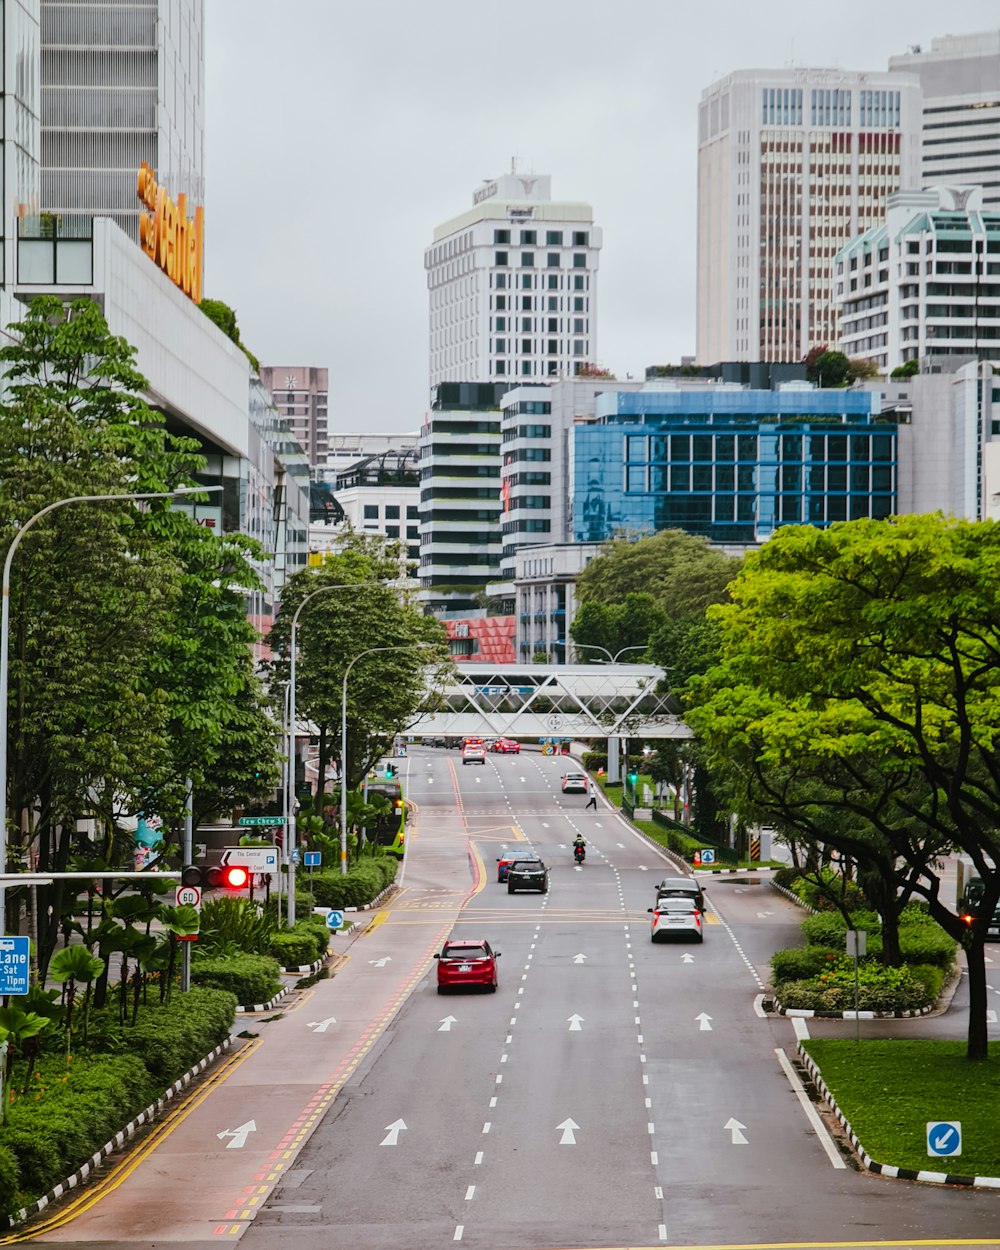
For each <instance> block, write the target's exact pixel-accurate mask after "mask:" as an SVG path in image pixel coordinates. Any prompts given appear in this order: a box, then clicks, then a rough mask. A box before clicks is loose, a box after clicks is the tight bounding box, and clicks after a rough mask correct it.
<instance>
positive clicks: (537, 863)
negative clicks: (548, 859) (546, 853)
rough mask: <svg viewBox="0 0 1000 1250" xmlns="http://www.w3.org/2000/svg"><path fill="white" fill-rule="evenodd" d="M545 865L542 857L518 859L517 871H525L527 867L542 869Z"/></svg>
mask: <svg viewBox="0 0 1000 1250" xmlns="http://www.w3.org/2000/svg"><path fill="white" fill-rule="evenodd" d="M544 867H545V865H544V864H543V863H542V861H541V860H540V859H522V860H519V861H518V865H517V871H518V872H524V870H525V869H526V868H527V869H531V870H535V869H541V868H544Z"/></svg>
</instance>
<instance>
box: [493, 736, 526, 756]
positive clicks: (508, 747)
mask: <svg viewBox="0 0 1000 1250" xmlns="http://www.w3.org/2000/svg"><path fill="white" fill-rule="evenodd" d="M491 750H493V751H499V752H501V753H502V754H503V755H520V754H521V744H520V742H515V741H514V739H513V738H497V740H496V742H494V744H493V746H492V747H491Z"/></svg>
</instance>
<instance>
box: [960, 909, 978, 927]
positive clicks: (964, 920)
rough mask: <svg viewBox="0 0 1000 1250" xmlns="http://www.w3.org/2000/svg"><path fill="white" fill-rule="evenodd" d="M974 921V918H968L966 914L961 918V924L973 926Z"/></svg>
mask: <svg viewBox="0 0 1000 1250" xmlns="http://www.w3.org/2000/svg"><path fill="white" fill-rule="evenodd" d="M975 920H976V918H975V916H970V915H969V913H968V912H966V914H965V915H964V916H963V917H962V923H963V924H969V925H971V924H975Z"/></svg>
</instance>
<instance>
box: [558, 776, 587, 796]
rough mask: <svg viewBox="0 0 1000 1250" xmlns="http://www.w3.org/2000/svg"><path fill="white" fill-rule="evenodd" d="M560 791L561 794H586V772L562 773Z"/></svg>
mask: <svg viewBox="0 0 1000 1250" xmlns="http://www.w3.org/2000/svg"><path fill="white" fill-rule="evenodd" d="M562 792H563V794H586V793H587V775H586V773H563V778H562Z"/></svg>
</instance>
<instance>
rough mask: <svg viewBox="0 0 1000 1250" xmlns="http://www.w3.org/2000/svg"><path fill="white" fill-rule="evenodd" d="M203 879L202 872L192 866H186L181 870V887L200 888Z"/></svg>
mask: <svg viewBox="0 0 1000 1250" xmlns="http://www.w3.org/2000/svg"><path fill="white" fill-rule="evenodd" d="M204 879H205V874H204V872H203V871H202V870H201V869H200V868H198V867H196V866H195V865H194V864H188V865H186V867H184V868H182V869H181V885H197V886H200V885H201V883H202V881H204Z"/></svg>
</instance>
